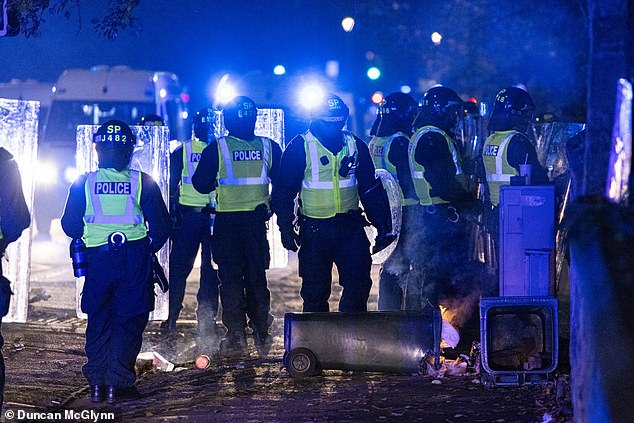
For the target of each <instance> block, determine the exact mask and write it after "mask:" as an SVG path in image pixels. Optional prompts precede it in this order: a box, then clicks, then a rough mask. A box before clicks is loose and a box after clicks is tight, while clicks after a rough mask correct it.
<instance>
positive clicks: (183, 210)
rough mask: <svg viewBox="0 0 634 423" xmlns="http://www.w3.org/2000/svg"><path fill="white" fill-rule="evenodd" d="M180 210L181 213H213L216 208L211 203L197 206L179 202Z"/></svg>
mask: <svg viewBox="0 0 634 423" xmlns="http://www.w3.org/2000/svg"><path fill="white" fill-rule="evenodd" d="M177 207H178V210H179V211H180V212H181V213H203V214H212V213H214V212H215V210H214V209H213V208H212V207H210V206H209V205H206V206H204V207H196V206H186V205H184V204H180V203H179V204H178V205H177Z"/></svg>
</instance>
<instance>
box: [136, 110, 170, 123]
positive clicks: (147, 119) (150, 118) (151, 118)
mask: <svg viewBox="0 0 634 423" xmlns="http://www.w3.org/2000/svg"><path fill="white" fill-rule="evenodd" d="M139 125H141V126H165V121H164V120H163V118H162V117H160V116H159V115H155V114H154V113H150V114H147V115H145V116H143V117H142V118H141V120H140V121H139Z"/></svg>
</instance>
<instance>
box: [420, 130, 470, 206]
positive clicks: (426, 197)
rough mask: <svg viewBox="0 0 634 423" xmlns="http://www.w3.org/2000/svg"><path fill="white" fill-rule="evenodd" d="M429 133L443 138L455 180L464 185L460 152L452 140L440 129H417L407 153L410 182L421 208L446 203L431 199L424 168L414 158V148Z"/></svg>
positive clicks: (438, 198) (439, 199) (436, 198)
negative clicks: (454, 167) (437, 134)
mask: <svg viewBox="0 0 634 423" xmlns="http://www.w3.org/2000/svg"><path fill="white" fill-rule="evenodd" d="M430 132H436V133H439V134H440V135H442V136H443V137H444V138H445V141H446V142H447V148H449V151H450V152H451V157H452V158H453V162H454V165H455V166H456V180H457V181H458V182H459V183H461V184H464V182H463V181H462V179H463V174H462V159H461V158H460V152H459V151H458V149H457V148H456V145H455V144H454V142H453V140H452V139H451V138H450V137H449V135H447V134H446V133H445V131H443V130H441V129H440V128H437V127H435V126H423V127H422V128H420V129H418V130H417V131H416V132H415V133H414V135H412V138H411V140H410V143H409V152H408V157H409V169H410V172H411V174H412V182H414V188H415V189H416V195H417V196H418V199H419V202H420V204H421V205H423V206H428V205H430V204H443V203H448V201H446V200H443V199H442V198H440V197H431V195H430V193H429V192H430V190H431V187H430V185H429V182H428V181H427V179H425V167H424V166H423V165H421V164H420V163H418V162H417V161H416V160H415V158H414V156H415V153H416V146H418V141H420V139H421V138H422V137H423V135H425V134H428V133H430Z"/></svg>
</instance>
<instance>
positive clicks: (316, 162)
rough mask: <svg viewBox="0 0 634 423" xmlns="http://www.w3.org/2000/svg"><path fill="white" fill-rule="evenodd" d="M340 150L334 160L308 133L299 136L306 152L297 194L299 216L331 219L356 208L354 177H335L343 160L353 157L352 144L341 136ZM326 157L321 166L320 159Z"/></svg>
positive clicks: (332, 155) (354, 151)
mask: <svg viewBox="0 0 634 423" xmlns="http://www.w3.org/2000/svg"><path fill="white" fill-rule="evenodd" d="M343 137H344V142H345V144H344V146H343V148H342V149H341V151H339V153H337V155H336V156H335V155H334V154H332V152H330V150H328V149H327V148H326V147H324V146H323V145H322V144H321V142H319V140H318V139H317V138H316V137H315V136H314V135H313V134H312V133H311V132H310V131H309V132H306V133H305V134H303V135H302V138H304V150H305V151H306V169H305V171H304V179H303V181H302V188H301V191H300V199H301V204H302V214H304V215H305V216H308V217H313V218H328V217H333V216H334V215H336V214H338V213H347V212H348V211H350V210H356V209H358V208H359V193H358V190H357V177H356V174H355V173H354V172H353V173H350V174H348V175H346V176H345V177H341V176H340V175H339V167H340V165H341V161H342V160H343V158H344V157H355V161H356V160H358V154H356V140H355V139H354V137H353V136H352V135H351V134H350V133H348V132H344V135H343ZM324 156H325V157H327V158H328V163H326V164H323V163H322V162H321V160H320V159H321V157H324Z"/></svg>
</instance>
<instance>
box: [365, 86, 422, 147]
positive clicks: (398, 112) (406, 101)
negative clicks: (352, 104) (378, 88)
mask: <svg viewBox="0 0 634 423" xmlns="http://www.w3.org/2000/svg"><path fill="white" fill-rule="evenodd" d="M417 106H418V103H416V100H414V98H413V97H412V96H411V95H409V94H404V93H392V94H390V95H388V96H387V97H385V98H384V99H383V101H382V102H381V104H380V105H379V108H378V110H377V113H376V120H375V121H374V124H373V125H372V129H371V130H370V135H377V136H381V137H382V136H387V135H391V134H393V133H395V132H399V131H400V132H403V133H405V134H408V135H409V134H411V132H412V123H413V120H414V117H415V116H416V112H417Z"/></svg>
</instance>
